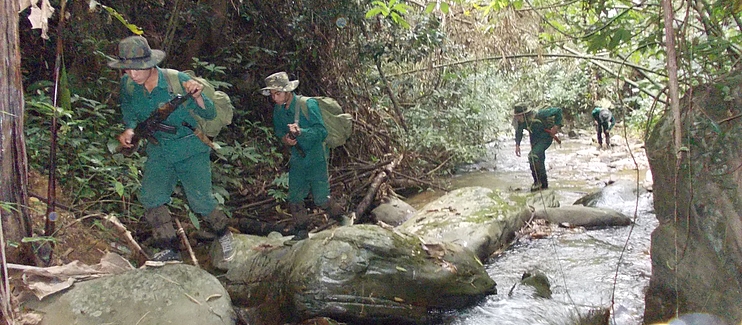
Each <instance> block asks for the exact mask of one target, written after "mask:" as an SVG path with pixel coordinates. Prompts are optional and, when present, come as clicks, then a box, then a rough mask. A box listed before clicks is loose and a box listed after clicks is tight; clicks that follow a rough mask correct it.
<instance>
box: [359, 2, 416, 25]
mask: <svg viewBox="0 0 742 325" xmlns="http://www.w3.org/2000/svg"><path fill="white" fill-rule="evenodd" d="M371 4H372V5H373V6H374V7H373V8H371V9H370V10H369V11H368V12H366V19H368V18H372V17H375V16H377V15H381V16H382V17H384V18H389V19H391V20H392V22H394V23H395V24H397V25H399V26H402V27H404V28H410V24H409V23H408V22H407V21H406V20H405V19H404V15H405V14H407V11H409V10H410V6H408V5H407V4H404V3H401V2H397V0H389V3H384V2H382V1H378V0H377V1H373V2H371Z"/></svg>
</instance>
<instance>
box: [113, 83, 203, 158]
mask: <svg viewBox="0 0 742 325" xmlns="http://www.w3.org/2000/svg"><path fill="white" fill-rule="evenodd" d="M190 97H191V95H190V94H189V95H186V96H183V95H175V97H173V99H171V100H170V101H168V102H167V103H164V104H162V106H160V107H159V108H157V109H156V110H154V111H153V112H152V114H150V116H149V117H148V118H147V119H146V120H144V121H142V122H140V123H139V124H137V126H136V127H135V128H134V136H133V137H132V138H131V144H132V146H131V147H129V148H125V147H119V151H121V153H123V154H124V156H130V155H132V154H133V153H135V152H137V150H139V143H140V142H141V140H142V139H147V141H150V142H152V143H154V144H158V143H159V142H158V141H157V139H155V137H154V134H155V132H157V131H162V132H167V133H170V134H174V133H175V132H176V130H175V127H174V126H170V125H166V124H163V122H164V121H165V120H167V118H168V116H170V114H171V113H172V112H174V111H175V109H177V108H178V106H180V105H181V104H183V103H184V102H185V101H186V100H188V98H190Z"/></svg>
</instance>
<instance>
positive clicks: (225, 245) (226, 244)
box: [219, 230, 237, 261]
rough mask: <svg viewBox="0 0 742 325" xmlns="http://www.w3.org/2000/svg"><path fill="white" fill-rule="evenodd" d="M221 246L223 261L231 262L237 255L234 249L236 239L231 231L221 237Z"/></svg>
mask: <svg viewBox="0 0 742 325" xmlns="http://www.w3.org/2000/svg"><path fill="white" fill-rule="evenodd" d="M219 245H220V246H221V247H222V259H223V260H224V261H231V260H232V259H233V258H234V256H235V255H236V253H237V251H236V250H235V249H234V238H233V236H232V232H231V231H229V230H227V233H225V234H224V235H222V236H221V237H219Z"/></svg>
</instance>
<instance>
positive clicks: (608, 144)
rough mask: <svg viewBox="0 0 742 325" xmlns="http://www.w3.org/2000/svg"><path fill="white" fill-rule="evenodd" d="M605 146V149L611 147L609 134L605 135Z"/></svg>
mask: <svg viewBox="0 0 742 325" xmlns="http://www.w3.org/2000/svg"><path fill="white" fill-rule="evenodd" d="M605 147H606V149H610V148H611V136H610V135H607V134H606V135H605Z"/></svg>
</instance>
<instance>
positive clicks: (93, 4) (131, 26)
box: [88, 0, 144, 35]
mask: <svg viewBox="0 0 742 325" xmlns="http://www.w3.org/2000/svg"><path fill="white" fill-rule="evenodd" d="M88 6H89V7H90V9H91V10H92V9H94V8H95V7H96V6H101V7H102V8H103V9H105V10H106V11H107V12H108V14H110V15H111V16H113V17H114V18H116V19H117V20H118V21H119V22H121V23H122V24H123V25H124V26H125V27H126V28H128V29H129V30H130V31H131V32H132V33H134V35H142V34H144V31H143V30H142V29H141V28H139V26H137V25H134V24H132V23H130V22H129V21H127V20H126V18H124V16H122V15H121V14H120V13H118V11H116V9H113V8H111V7H109V6H105V5H102V4H101V3H99V2H97V1H95V0H90V2H89V4H88Z"/></svg>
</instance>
